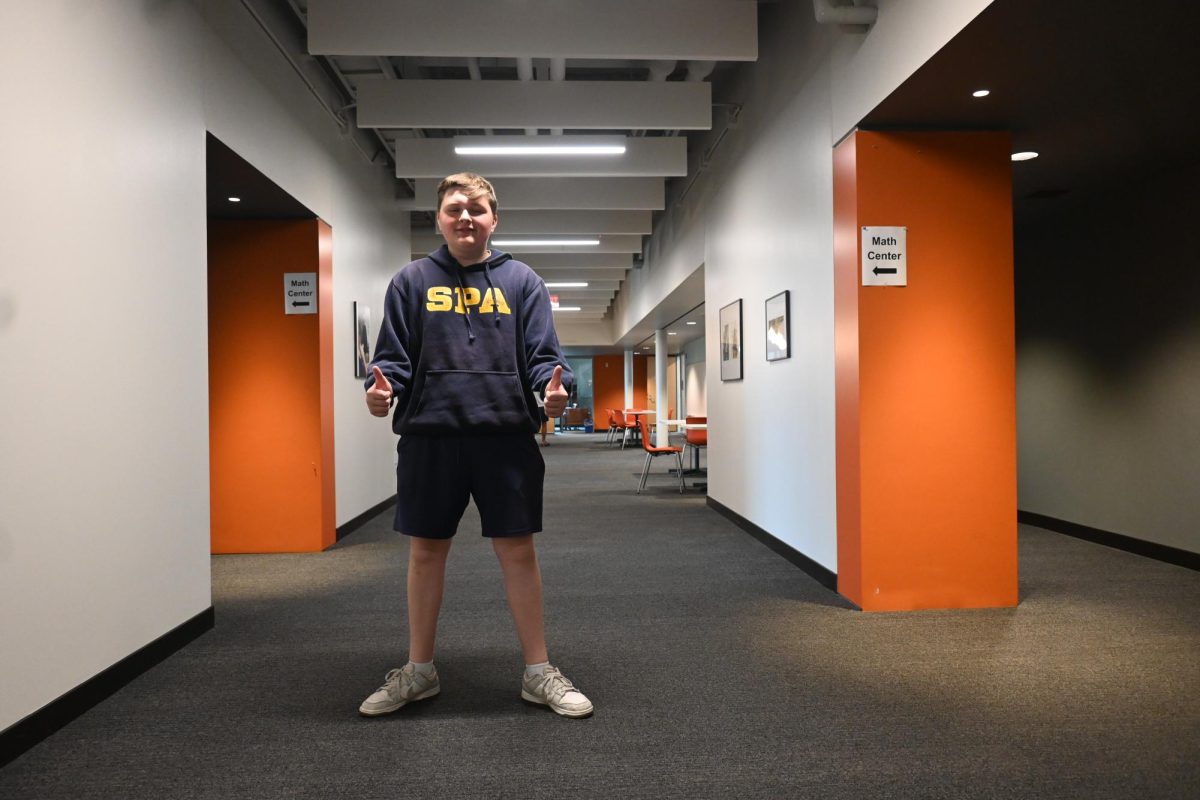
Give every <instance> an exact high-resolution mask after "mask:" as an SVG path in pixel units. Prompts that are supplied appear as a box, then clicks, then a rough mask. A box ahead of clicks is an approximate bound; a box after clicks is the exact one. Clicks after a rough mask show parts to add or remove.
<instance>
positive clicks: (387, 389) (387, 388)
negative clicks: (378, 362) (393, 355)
mask: <svg viewBox="0 0 1200 800" xmlns="http://www.w3.org/2000/svg"><path fill="white" fill-rule="evenodd" d="M371 374H372V375H374V376H375V383H374V384H372V385H371V388H370V389H367V408H368V409H369V410H370V411H371V413H372V414H374V415H375V416H377V417H386V416H387V415H388V410H389V409H391V407H392V385H391V384H390V383H388V379H387V378H385V377H383V370H381V369H379V367H371Z"/></svg>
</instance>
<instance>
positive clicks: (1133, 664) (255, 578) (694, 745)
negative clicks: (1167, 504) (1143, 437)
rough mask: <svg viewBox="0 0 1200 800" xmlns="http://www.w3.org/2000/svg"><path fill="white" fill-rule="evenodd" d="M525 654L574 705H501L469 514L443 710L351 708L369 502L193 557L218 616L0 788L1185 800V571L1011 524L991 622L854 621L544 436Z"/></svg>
mask: <svg viewBox="0 0 1200 800" xmlns="http://www.w3.org/2000/svg"><path fill="white" fill-rule="evenodd" d="M544 452H545V454H546V459H547V464H548V468H549V469H548V479H547V508H546V520H545V522H546V532H545V533H543V534H541V535H540V537H539V553H540V556H541V562H542V571H543V575H544V579H545V584H546V601H547V614H546V618H547V632H548V636H549V641H550V651H551V658H552V660H554V661H555V662H556V663H557V664H558V665H559V666H561V667H562V668H563V670H564V671H565V672H566V673H567V674H568V675H569V676H570V677H572V678H573V679H574V680H575V682H576V683H577V684H578V685H579V687H580V688H581V689H582V690H583V691H585V692H586V693H587V694H588V695H589V696H590V697H591V698H592V700H593V702H594V703H595V705H596V714H595V716H593V717H592V718H590V719H585V720H568V719H565V718H561V717H558V716H556V715H554V714H553V713H551V712H549V711H548V710H546V709H544V708H539V707H534V706H529V705H526V704H524V703H522V702H521V700H520V699H519V679H520V675H521V669H522V662H521V658H520V651H519V649H518V647H517V643H516V637H515V635H514V633H513V630H512V625H511V621H510V619H509V617H508V612H507V609H506V607H505V603H504V594H503V588H502V585H501V580H500V571H499V567H498V565H497V564H496V561H495V557H494V556H493V554H492V552H491V548H490V546H489V545H488V543H487V542H486V541H485V540H483V539H482V538H481V537H480V536H479V522H478V517H477V516H476V515H475V512H474V508H473V507H472V508H470V509H468V512H467V516H466V518H465V519H464V521H463V525H462V527H461V529H460V533H459V536H458V539H457V541H456V544H455V549H454V551H453V552H452V553H451V557H450V565H449V570H448V576H447V585H446V600H445V605H444V608H443V614H442V624H441V630H440V638H439V650H438V658H437V662H438V669H439V672H440V674H441V680H442V694H441V696H440V697H438V698H435V699H433V700H430V701H425V702H422V703H418V704H414V705H413V706H410V707H408V708H405V709H402V710H401V711H400V712H398V713H396V714H394V715H391V716H389V717H385V718H380V719H364V718H360V717H359V716H358V714H357V712H356V710H357V707H358V704H359V702H360V701H361V700H362V699H363V697H365V696H366V695H367V694H368V693H370V692H371V691H372V690H373V689H375V688H376V687H377V686H378V685H379V683H380V682H381V681H382V678H383V675H384V673H385V672H386V671H387V670H388V669H389V668H391V667H393V666H398V665H399V664H400V663H401V661H402V659H403V656H404V655H405V641H406V630H405V629H406V626H405V620H404V576H405V566H406V558H407V543H406V541H405V539H404V538H403V537H400V536H397V535H395V534H393V533H391V532H390V512H385V513H384V514H382V515H381V516H380V517H378V518H376V519H375V520H372V521H371V522H370V523H368V524H367V525H365V526H364V527H363V528H361V529H359V530H358V531H356V532H355V533H353V534H351V535H350V536H348V537H346V538H345V539H343V540H342V541H341V542H339V543H338V545H337V546H335V547H334V548H332V549H331V550H329V551H327V552H325V553H320V554H311V555H273V556H222V557H215V558H214V559H213V562H212V568H213V603H214V606H215V609H216V620H217V622H216V628H215V629H214V630H212V631H210V632H209V633H206V634H205V635H204V636H202V637H201V638H200V639H198V640H196V641H195V642H193V643H192V644H190V645H188V646H187V647H186V648H184V649H183V650H181V651H180V652H178V653H177V654H175V655H174V656H172V657H171V658H169V659H168V660H166V661H165V662H163V663H162V664H160V665H159V666H157V667H155V668H153V669H152V670H150V671H148V672H147V673H145V674H143V675H142V676H140V677H139V678H138V679H136V680H135V681H133V682H132V683H130V684H129V685H128V686H127V687H125V688H124V689H122V690H121V691H120V692H118V693H117V694H115V695H114V696H112V697H111V698H109V699H108V700H106V701H104V702H103V703H101V704H100V705H98V706H96V707H95V708H93V709H92V710H91V711H89V712H88V713H86V714H85V715H83V716H82V717H80V718H79V719H78V720H76V721H75V722H73V723H71V724H70V725H69V726H67V727H66V728H64V729H63V730H61V731H60V732H58V733H56V734H55V735H54V736H52V737H50V738H49V739H47V740H46V741H45V742H43V743H41V744H40V745H38V746H37V747H35V748H34V749H32V750H30V751H29V752H27V753H26V754H24V755H23V756H21V757H20V758H19V759H17V760H16V761H14V762H12V763H11V764H10V765H9V766H7V767H6V768H4V769H2V770H0V798H5V800H18V798H22V799H23V798H47V799H50V798H72V799H73V800H78V799H79V798H262V799H266V798H342V797H345V798H398V797H407V798H477V797H478V798H571V797H597V798H609V797H611V798H626V797H628V798H807V797H813V798H853V799H854V800H861V799H862V798H890V797H896V798H910V797H912V798H1088V799H1089V800H1096V799H1097V798H1195V797H1198V796H1200V666H1198V662H1197V656H1200V616H1198V615H1197V610H1198V609H1200V574H1198V573H1196V572H1193V571H1189V570H1186V569H1183V568H1180V567H1174V566H1170V565H1167V564H1163V563H1159V562H1156V561H1152V560H1149V559H1145V558H1141V557H1138V556H1134V555H1130V554H1127V553H1123V552H1119V551H1116V550H1111V549H1108V548H1105V547H1101V546H1098V545H1093V544H1089V543H1086V542H1081V541H1078V540H1075V539H1071V538H1068V537H1065V536H1061V535H1058V534H1054V533H1050V532H1047V531H1043V530H1039V529H1037V528H1031V527H1024V526H1023V527H1022V528H1021V530H1020V556H1021V562H1020V563H1021V591H1020V596H1021V602H1020V605H1019V606H1018V607H1016V608H1011V609H995V610H977V611H942V612H917V613H892V614H863V613H860V612H858V611H855V610H853V609H852V608H851V607H850V605H849V604H848V603H846V602H845V601H844V600H842V599H841V598H839V597H838V596H837V595H836V594H833V593H831V592H829V591H827V590H825V589H824V588H822V587H821V586H820V585H818V584H817V583H816V582H814V581H813V580H812V579H810V578H809V577H808V576H806V575H805V574H804V573H802V572H800V571H799V570H798V569H797V568H796V567H794V566H793V565H792V564H790V563H788V562H787V561H786V560H784V559H783V558H781V557H780V556H778V555H776V554H775V553H773V552H772V551H770V550H769V549H768V548H767V547H765V546H763V545H762V544H760V543H759V542H757V541H756V540H754V539H753V538H751V537H750V536H749V535H748V534H746V533H744V532H742V531H741V530H739V529H738V528H736V527H735V526H734V525H733V524H732V523H730V522H729V521H727V520H726V519H724V518H723V517H721V516H720V515H719V514H717V513H716V512H715V511H712V510H711V509H709V508H707V507H706V505H705V500H704V497H703V494H702V493H701V492H698V491H695V490H690V491H689V494H687V495H684V496H680V495H679V494H677V493H676V492H675V489H674V484H673V483H672V479H671V478H670V477H668V476H667V475H665V474H664V470H665V469H666V466H667V464H666V461H665V459H660V460H658V461H657V462H656V463H655V471H656V474H653V475H652V476H651V479H650V482H649V492H648V493H647V494H645V495H643V496H635V495H634V488H635V484H636V478H635V474H636V473H637V472H639V471H640V468H641V462H642V454H641V453H640V452H639V451H629V450H627V451H625V452H619V451H615V450H611V449H608V448H606V447H605V446H604V444H603V437H602V436H600V435H590V436H589V435H585V434H574V435H572V434H563V435H558V436H555V437H554V439H553V443H552V445H551V446H550V447H549V448H547V449H546V450H545V451H544Z"/></svg>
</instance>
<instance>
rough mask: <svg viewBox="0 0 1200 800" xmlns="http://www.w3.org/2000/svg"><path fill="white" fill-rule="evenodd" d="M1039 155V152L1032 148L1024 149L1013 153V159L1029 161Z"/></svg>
mask: <svg viewBox="0 0 1200 800" xmlns="http://www.w3.org/2000/svg"><path fill="white" fill-rule="evenodd" d="M1037 157H1038V154H1037V153H1035V152H1033V151H1032V150H1024V151H1022V152H1020V153H1013V154H1012V160H1013V161H1028V160H1030V159H1031V158H1037Z"/></svg>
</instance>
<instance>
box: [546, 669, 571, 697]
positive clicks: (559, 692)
mask: <svg viewBox="0 0 1200 800" xmlns="http://www.w3.org/2000/svg"><path fill="white" fill-rule="evenodd" d="M541 689H542V691H543V692H544V693H545V695H546V698H547V699H549V700H553V701H554V702H556V703H557V702H558V701H559V700H562V699H563V696H564V695H566V694H567V692H578V691H579V690H578V689H576V688H575V684H573V683H571V680H570V679H569V678H568V677H567V676H566V675H563V674H562V673H561V672H559V671H558V670H557V669H554V668H553V667H547V668H546V672H545V673H544V674H543V676H542V685H541Z"/></svg>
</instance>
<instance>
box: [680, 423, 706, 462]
mask: <svg viewBox="0 0 1200 800" xmlns="http://www.w3.org/2000/svg"><path fill="white" fill-rule="evenodd" d="M683 421H684V423H685V424H688V425H700V424H707V423H708V417H684V420H683ZM689 447H692V448H695V451H694V454H693V455H694V457H695V459H696V466H695V467H693V469H694V470H699V469H700V450H701V449H702V448H707V447H708V431H707V430H691V429H687V428H685V429H684V440H683V449H684V452H687V449H688V448H689ZM682 458H683V457H682V456H680V459H681V460H682Z"/></svg>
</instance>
